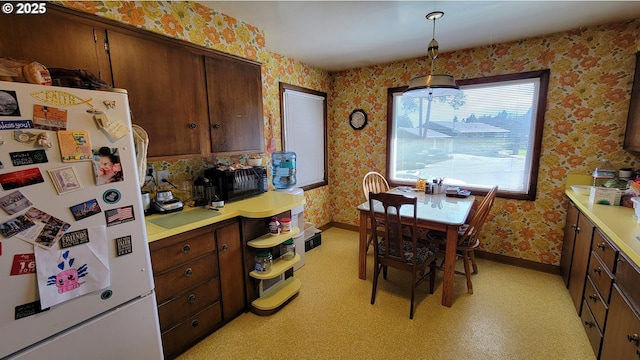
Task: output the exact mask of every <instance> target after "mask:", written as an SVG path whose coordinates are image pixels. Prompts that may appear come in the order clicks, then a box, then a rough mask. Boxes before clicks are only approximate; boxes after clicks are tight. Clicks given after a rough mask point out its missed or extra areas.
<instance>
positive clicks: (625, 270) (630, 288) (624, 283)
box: [616, 253, 640, 309]
mask: <svg viewBox="0 0 640 360" xmlns="http://www.w3.org/2000/svg"><path fill="white" fill-rule="evenodd" d="M616 266H617V269H616V284H618V286H619V287H620V289H621V290H622V291H623V292H624V294H625V295H626V297H627V299H629V302H630V303H631V304H632V305H633V306H634V307H635V308H636V309H640V286H638V284H640V273H639V272H638V270H637V269H636V267H635V266H634V265H633V263H631V261H629V259H628V258H627V257H626V256H624V255H623V254H622V253H621V254H620V256H618V265H616Z"/></svg>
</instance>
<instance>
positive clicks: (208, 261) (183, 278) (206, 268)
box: [154, 254, 218, 304]
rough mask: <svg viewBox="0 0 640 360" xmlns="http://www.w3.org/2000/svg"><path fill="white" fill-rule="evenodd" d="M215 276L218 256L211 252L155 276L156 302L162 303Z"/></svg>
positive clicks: (216, 274)
mask: <svg viewBox="0 0 640 360" xmlns="http://www.w3.org/2000/svg"><path fill="white" fill-rule="evenodd" d="M217 276H218V257H217V256H216V254H211V255H209V256H206V257H203V258H200V259H198V260H196V261H192V262H190V263H187V264H184V265H182V266H179V267H177V268H175V269H174V270H171V271H169V272H166V273H164V274H161V275H159V276H155V277H154V281H155V284H156V298H157V301H158V304H162V303H163V302H164V301H166V300H168V299H169V298H171V297H172V296H175V295H176V294H179V293H181V292H183V291H185V290H187V289H191V288H193V287H195V286H197V285H199V284H201V283H203V282H205V281H207V280H209V279H212V278H214V277H217Z"/></svg>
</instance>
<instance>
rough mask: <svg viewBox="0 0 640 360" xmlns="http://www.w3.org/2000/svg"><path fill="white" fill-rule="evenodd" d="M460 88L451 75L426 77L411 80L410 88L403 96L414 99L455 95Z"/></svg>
mask: <svg viewBox="0 0 640 360" xmlns="http://www.w3.org/2000/svg"><path fill="white" fill-rule="evenodd" d="M459 89H460V87H459V86H458V84H456V80H455V79H454V78H453V76H451V75H443V74H439V75H425V76H418V77H415V78H413V79H411V80H409V88H408V89H407V90H405V91H404V93H403V95H405V96H412V97H428V96H450V95H455V94H456V93H457V92H458V90H459Z"/></svg>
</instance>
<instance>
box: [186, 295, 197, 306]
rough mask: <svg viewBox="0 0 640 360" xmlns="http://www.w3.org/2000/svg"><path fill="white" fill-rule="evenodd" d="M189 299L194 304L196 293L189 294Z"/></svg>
mask: <svg viewBox="0 0 640 360" xmlns="http://www.w3.org/2000/svg"><path fill="white" fill-rule="evenodd" d="M187 301H188V302H189V303H191V304H193V303H194V302H196V294H191V295H189V297H188V298H187Z"/></svg>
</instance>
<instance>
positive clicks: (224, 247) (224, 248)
mask: <svg viewBox="0 0 640 360" xmlns="http://www.w3.org/2000/svg"><path fill="white" fill-rule="evenodd" d="M227 250H229V246H228V245H227V244H222V252H227Z"/></svg>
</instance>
